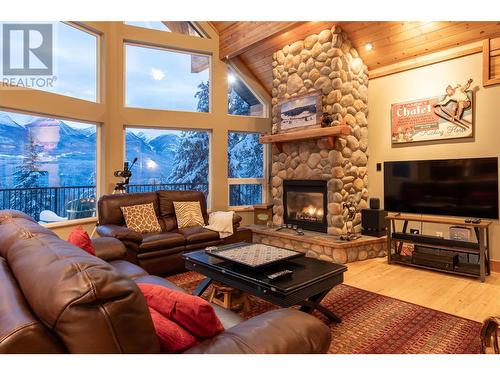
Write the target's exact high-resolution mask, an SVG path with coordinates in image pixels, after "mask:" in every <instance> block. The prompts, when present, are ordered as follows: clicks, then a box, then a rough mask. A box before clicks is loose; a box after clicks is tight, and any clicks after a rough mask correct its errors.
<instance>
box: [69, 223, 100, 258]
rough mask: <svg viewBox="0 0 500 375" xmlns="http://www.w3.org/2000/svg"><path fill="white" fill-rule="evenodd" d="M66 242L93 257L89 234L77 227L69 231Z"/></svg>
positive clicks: (93, 252)
mask: <svg viewBox="0 0 500 375" xmlns="http://www.w3.org/2000/svg"><path fill="white" fill-rule="evenodd" d="M68 242H69V243H72V244H73V245H75V246H78V247H79V248H80V249H82V250H85V251H86V252H87V253H89V254H90V255H95V249H94V245H93V244H92V240H91V239H90V237H89V234H88V233H87V232H86V231H85V230H83V228H82V226H81V225H79V226H77V227H76V228H75V229H73V230H72V231H71V233H70V234H69V237H68Z"/></svg>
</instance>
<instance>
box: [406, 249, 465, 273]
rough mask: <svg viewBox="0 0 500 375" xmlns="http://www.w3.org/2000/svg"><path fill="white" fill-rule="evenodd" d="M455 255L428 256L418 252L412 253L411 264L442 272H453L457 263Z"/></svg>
mask: <svg viewBox="0 0 500 375" xmlns="http://www.w3.org/2000/svg"><path fill="white" fill-rule="evenodd" d="M457 258H458V256H457V254H453V255H451V254H450V255H443V254H429V253H423V252H419V251H414V252H413V255H412V263H414V264H418V265H420V266H427V267H433V268H439V269H442V270H448V271H453V270H454V269H455V265H456V264H457V262H458V259H457Z"/></svg>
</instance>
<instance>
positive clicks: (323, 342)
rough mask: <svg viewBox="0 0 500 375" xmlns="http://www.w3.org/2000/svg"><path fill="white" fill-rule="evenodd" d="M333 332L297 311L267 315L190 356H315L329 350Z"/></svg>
mask: <svg viewBox="0 0 500 375" xmlns="http://www.w3.org/2000/svg"><path fill="white" fill-rule="evenodd" d="M330 341H331V333H330V328H329V327H327V326H326V325H325V324H324V323H322V322H321V321H319V320H318V319H317V318H315V317H313V316H312V315H309V314H306V313H303V312H301V311H299V310H296V309H279V310H273V311H268V312H266V313H264V314H262V315H258V316H255V317H253V318H252V319H249V320H247V321H244V322H242V323H240V324H238V325H236V326H234V327H231V328H230V329H228V330H227V331H224V332H222V333H221V334H220V335H217V336H215V337H213V338H211V339H209V340H205V341H203V342H202V343H200V344H198V345H196V346H194V347H192V348H191V349H189V350H188V351H187V352H186V353H188V354H204V353H206V354H301V353H302V354H315V353H326V352H327V351H328V348H329V347H330Z"/></svg>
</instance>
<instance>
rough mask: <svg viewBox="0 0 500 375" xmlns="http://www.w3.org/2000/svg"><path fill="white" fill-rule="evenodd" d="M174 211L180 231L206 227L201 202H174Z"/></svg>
mask: <svg viewBox="0 0 500 375" xmlns="http://www.w3.org/2000/svg"><path fill="white" fill-rule="evenodd" d="M174 209H175V217H176V218H177V227H178V228H179V229H182V228H188V227H197V226H204V225H205V220H204V219H203V214H202V213H201V206H200V202H199V201H195V202H174Z"/></svg>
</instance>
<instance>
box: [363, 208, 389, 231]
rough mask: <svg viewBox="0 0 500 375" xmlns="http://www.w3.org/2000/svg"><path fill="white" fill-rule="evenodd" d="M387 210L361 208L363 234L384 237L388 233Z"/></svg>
mask: <svg viewBox="0 0 500 375" xmlns="http://www.w3.org/2000/svg"><path fill="white" fill-rule="evenodd" d="M386 216H387V212H385V211H384V210H373V209H369V208H367V209H363V210H361V226H362V229H361V234H363V235H365V236H372V237H382V236H385V235H386V234H387V225H388V222H387V220H386V218H385V217H386Z"/></svg>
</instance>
